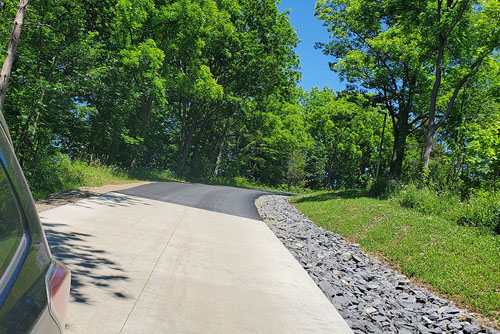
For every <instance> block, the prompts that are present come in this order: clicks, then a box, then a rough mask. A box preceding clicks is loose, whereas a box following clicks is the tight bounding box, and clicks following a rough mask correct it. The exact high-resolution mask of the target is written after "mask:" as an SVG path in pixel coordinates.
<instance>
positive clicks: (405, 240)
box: [292, 191, 500, 325]
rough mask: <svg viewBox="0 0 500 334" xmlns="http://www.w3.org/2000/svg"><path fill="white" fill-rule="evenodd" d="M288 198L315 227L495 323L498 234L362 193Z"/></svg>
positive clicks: (499, 308)
mask: <svg viewBox="0 0 500 334" xmlns="http://www.w3.org/2000/svg"><path fill="white" fill-rule="evenodd" d="M292 203H293V204H294V205H295V206H296V207H297V208H298V209H299V210H300V211H301V212H302V213H303V214H305V215H306V216H307V217H309V218H310V219H311V220H312V221H314V222H315V223H316V224H318V225H319V226H321V227H323V228H325V229H328V230H331V231H333V232H335V233H338V234H340V235H342V236H344V237H345V238H347V239H348V240H350V241H353V242H357V243H359V244H360V245H361V247H362V248H363V249H364V250H366V251H368V252H371V253H374V254H376V255H378V256H379V257H381V258H383V259H384V260H386V261H388V262H391V263H393V264H395V265H397V266H398V267H400V268H401V271H402V272H403V273H404V274H406V275H407V276H409V277H414V278H417V279H419V280H420V281H423V282H425V283H427V284H429V285H431V286H432V287H434V288H435V289H437V291H439V292H441V293H443V294H445V295H447V296H448V297H450V298H452V299H453V300H455V301H457V302H459V304H461V305H462V306H466V307H468V308H469V309H470V310H472V311H476V312H480V313H482V314H484V315H486V316H488V317H490V318H493V319H495V320H496V321H495V322H496V323H497V325H498V324H499V323H500V236H499V235H493V234H488V233H485V232H482V231H479V230H477V229H475V228H472V227H466V226H459V225H457V224H455V223H453V222H450V221H449V220H446V219H444V218H441V217H437V216H429V215H425V214H421V213H419V212H416V211H414V210H411V209H407V208H403V207H401V206H400V205H399V203H398V202H397V201H396V200H394V199H389V200H381V199H376V198H371V197H366V196H364V193H363V192H357V191H346V192H318V193H313V194H308V195H304V196H298V197H294V198H292Z"/></svg>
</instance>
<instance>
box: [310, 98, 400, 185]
mask: <svg viewBox="0 0 500 334" xmlns="http://www.w3.org/2000/svg"><path fill="white" fill-rule="evenodd" d="M304 107H305V109H306V120H307V123H308V131H309V133H310V135H311V137H312V138H313V140H314V145H313V146H314V147H315V148H317V149H318V150H319V152H314V154H315V155H318V154H320V155H321V156H323V159H324V162H323V165H324V171H323V173H324V174H325V175H326V179H325V183H324V185H325V186H326V187H327V188H340V187H346V188H352V187H356V186H360V185H362V183H363V180H362V176H364V175H371V177H374V176H375V166H376V160H377V156H378V154H377V153H378V152H377V150H376V147H377V145H378V143H379V142H380V136H381V133H382V117H381V116H380V114H379V113H377V111H376V109H375V108H373V107H371V106H370V103H369V101H368V100H367V98H366V97H364V96H362V95H359V94H350V95H337V94H335V93H334V92H333V91H332V90H330V89H328V88H325V89H323V90H319V89H317V88H313V89H312V90H311V92H310V93H309V95H308V97H306V99H305V103H304ZM388 137H389V138H388V139H389V140H391V139H392V138H390V136H388ZM383 157H384V161H387V158H388V156H387V155H386V154H383Z"/></svg>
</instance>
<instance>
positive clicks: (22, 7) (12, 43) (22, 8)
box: [0, 0, 28, 138]
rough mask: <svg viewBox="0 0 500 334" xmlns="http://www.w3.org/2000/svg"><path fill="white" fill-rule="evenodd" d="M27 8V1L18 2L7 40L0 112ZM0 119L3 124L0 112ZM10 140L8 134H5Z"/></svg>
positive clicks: (0, 86)
mask: <svg viewBox="0 0 500 334" xmlns="http://www.w3.org/2000/svg"><path fill="white" fill-rule="evenodd" d="M27 7H28V0H20V1H19V5H18V8H17V13H16V18H15V19H14V28H13V29H12V33H11V36H10V40H9V46H8V48H7V54H6V56H5V58H4V61H3V65H2V71H1V73H0V110H3V105H4V102H5V96H6V95H7V84H8V83H9V78H10V72H11V71H12V64H13V63H14V59H15V56H16V51H17V44H18V43H19V38H20V36H21V28H22V26H23V22H24V14H25V13H26V8H27ZM0 117H1V121H2V123H5V119H4V117H3V114H2V113H1V112H0ZM7 135H8V136H9V138H10V134H7Z"/></svg>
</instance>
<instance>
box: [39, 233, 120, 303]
mask: <svg viewBox="0 0 500 334" xmlns="http://www.w3.org/2000/svg"><path fill="white" fill-rule="evenodd" d="M43 226H44V230H45V235H46V237H47V240H48V242H49V245H50V250H51V252H52V254H53V255H54V256H55V257H56V258H58V259H59V260H61V261H62V262H63V263H64V264H66V265H67V266H68V267H69V268H70V269H71V296H72V298H73V299H74V301H76V302H79V303H87V304H91V301H90V300H89V297H88V296H87V295H85V293H84V292H83V287H84V286H85V285H88V286H93V287H97V288H102V289H105V290H107V291H108V292H109V293H111V294H112V295H114V296H115V297H117V298H129V297H128V296H127V295H125V294H124V293H123V292H122V291H114V290H113V286H112V282H114V281H127V280H128V279H129V277H128V276H127V274H126V273H125V272H124V270H123V269H122V268H121V267H120V264H119V263H116V262H115V261H113V260H111V259H109V257H108V256H107V255H108V253H107V252H106V251H105V250H103V249H98V248H95V247H93V246H92V238H93V236H92V235H91V234H87V233H81V232H61V231H60V230H59V229H58V227H61V226H65V225H64V224H51V223H44V224H43ZM99 267H105V268H106V272H107V273H109V274H105V275H102V274H99V273H98V270H96V269H98V268H99Z"/></svg>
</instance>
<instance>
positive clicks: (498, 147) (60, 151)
mask: <svg viewBox="0 0 500 334" xmlns="http://www.w3.org/2000/svg"><path fill="white" fill-rule="evenodd" d="M278 3H279V0H259V1H255V0H136V1H131V0H102V1H95V0H71V1H70V0H42V1H33V2H30V3H29V10H28V11H27V13H26V18H25V24H24V25H23V30H22V35H21V40H20V43H19V48H18V52H17V59H16V61H15V63H14V68H13V73H12V77H11V81H10V82H9V87H8V95H7V99H6V102H5V106H4V114H5V117H6V119H7V122H8V124H9V126H10V131H11V135H12V138H13V141H14V146H15V149H16V151H17V154H18V156H19V159H20V162H21V164H22V165H23V168H24V170H25V171H26V175H27V177H28V180H29V182H30V183H31V185H33V186H35V188H44V189H41V191H42V192H44V191H45V192H49V191H52V190H55V189H57V187H58V186H57V184H60V183H58V182H56V181H54V182H52V181H50V180H51V178H48V177H47V180H43V179H44V175H47V174H50V170H51V169H53V167H51V166H55V165H58V164H59V165H61V166H62V165H64V164H69V165H68V166H70V165H71V163H70V162H68V161H69V160H67V159H71V160H73V161H75V160H79V161H83V162H84V163H86V164H91V165H110V166H116V167H117V168H120V170H122V171H123V170H126V171H128V172H129V173H132V174H133V173H137V172H138V171H141V170H149V171H155V172H157V173H163V172H164V171H167V174H168V175H175V176H176V177H179V178H185V179H194V180H205V181H211V182H224V183H236V184H240V185H247V184H254V185H255V184H258V185H263V186H273V187H278V186H280V187H282V188H287V189H298V188H311V189H319V188H330V189H331V188H335V189H339V188H364V187H369V188H370V189H371V190H372V192H373V193H376V194H383V193H384V192H386V190H387V185H388V184H389V185H391V187H392V186H394V184H395V183H397V184H398V185H396V186H395V187H392V188H394V189H403V188H404V187H401V184H408V183H411V184H412V185H413V186H414V187H416V188H417V189H418V190H419V191H420V190H422V189H423V190H422V192H421V193H420V195H422V196H420V195H419V196H420V197H419V196H413V197H411V198H407V200H406V202H408V203H413V202H415V203H417V204H411V205H409V206H415V207H422V208H424V209H423V210H427V209H425V207H426V205H427V204H425V203H424V204H422V201H424V199H425V198H430V197H432V196H430V195H429V196H426V194H431V193H432V194H436V196H445V197H446V198H453V199H454V201H455V202H456V204H457V205H462V204H463V207H466V208H468V209H467V210H469V211H467V212H468V213H467V212H465V211H464V213H463V216H462V217H461V218H460V217H457V221H460V222H462V223H464V224H472V225H477V226H487V227H490V229H491V228H492V229H495V228H496V227H495V226H498V225H499V223H498V218H495V217H498V212H497V211H495V210H498V205H497V204H498V203H497V202H498V201H497V202H495V201H493V200H491V199H492V198H493V199H497V198H498V196H496V195H495V194H496V192H497V189H498V187H499V186H500V57H499V53H498V51H499V45H500V44H499V43H500V15H499V13H500V2H499V1H498V0H447V1H444V0H426V1H419V2H415V1H406V0H350V1H346V0H321V1H318V2H317V5H316V16H317V18H318V19H319V20H321V21H322V22H323V23H324V25H325V27H326V29H328V31H329V32H330V40H329V41H326V42H324V43H318V45H317V47H318V48H320V49H321V50H322V51H323V52H324V53H325V54H327V55H330V56H331V57H332V63H331V69H332V70H333V71H335V72H337V73H338V74H339V75H340V77H341V78H343V79H345V80H347V81H348V83H349V85H348V89H347V90H345V91H342V92H334V91H332V90H331V89H329V88H327V87H325V88H323V89H319V88H313V89H312V90H311V91H309V92H303V91H301V90H300V89H298V88H296V87H297V83H298V81H299V79H300V72H299V67H300V66H299V58H298V55H297V54H296V53H295V52H294V48H295V47H296V46H297V44H298V42H299V40H298V37H297V34H296V32H295V30H294V28H293V27H292V26H291V24H290V21H289V17H288V13H287V12H281V13H280V11H279V10H278V7H277V5H278ZM16 6H17V2H16V1H13V0H10V1H5V2H3V3H2V5H1V6H0V42H1V43H0V45H2V47H3V48H2V49H1V50H0V51H2V52H1V53H2V54H3V53H5V48H6V46H7V45H8V40H9V36H10V32H11V27H12V20H13V17H14V15H15V11H16ZM385 115H387V116H385ZM385 117H387V119H386V120H387V123H386V122H385V121H384V118H385ZM384 124H385V127H384ZM383 132H384V138H383V140H382V133H383ZM68 157H69V158H68ZM63 162H64V163H63ZM377 165H379V170H380V172H379V175H377ZM69 174H72V173H69ZM73 174H74V173H73ZM45 181H46V182H45ZM49 181H50V182H49ZM66 183H67V182H66ZM66 183H63V184H66ZM70 183H71V182H70ZM60 187H62V185H61V186H60ZM392 188H391V189H392ZM401 196H403V195H401ZM405 196H406V195H405ZM408 196H409V195H408ZM408 196H407V197H408ZM419 198H420V199H419ZM413 200H415V201H413ZM403 202H405V201H403ZM406 202H405V203H406ZM490 202H492V203H493V204H492V203H490ZM418 203H420V204H418ZM460 203H462V204H460ZM481 203H482V204H481ZM486 206H487V207H488V208H492V209H491V210H490V209H489V211H488V210H487V211H485V212H486V213H484V212H483V213H484V214H483V213H481V212H479V211H478V210H479V209H474V208H483V207H486ZM488 212H496V213H495V214H493V213H488ZM494 215H496V216H494Z"/></svg>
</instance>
